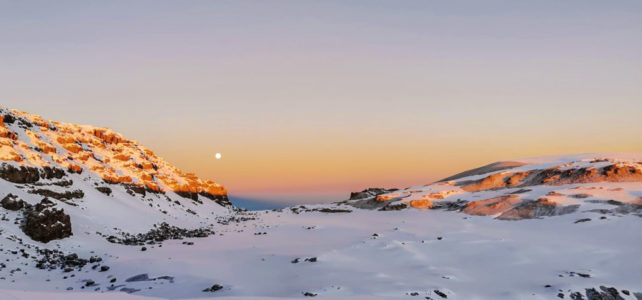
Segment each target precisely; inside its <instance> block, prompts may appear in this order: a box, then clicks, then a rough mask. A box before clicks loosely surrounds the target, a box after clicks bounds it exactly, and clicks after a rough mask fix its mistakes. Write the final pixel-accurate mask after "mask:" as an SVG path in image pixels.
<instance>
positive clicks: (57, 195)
mask: <svg viewBox="0 0 642 300" xmlns="http://www.w3.org/2000/svg"><path fill="white" fill-rule="evenodd" d="M29 193H31V194H36V195H40V196H45V197H50V198H54V199H57V200H71V199H80V198H83V197H84V196H85V193H84V192H83V191H82V190H74V191H64V192H56V191H52V190H48V189H35V190H31V191H29Z"/></svg>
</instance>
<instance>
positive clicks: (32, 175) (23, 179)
mask: <svg viewBox="0 0 642 300" xmlns="http://www.w3.org/2000/svg"><path fill="white" fill-rule="evenodd" d="M0 178H2V179H4V180H6V181H10V182H13V183H34V182H37V181H38V180H40V171H39V170H38V168H34V167H25V166H21V167H14V166H12V165H9V164H2V169H0Z"/></svg>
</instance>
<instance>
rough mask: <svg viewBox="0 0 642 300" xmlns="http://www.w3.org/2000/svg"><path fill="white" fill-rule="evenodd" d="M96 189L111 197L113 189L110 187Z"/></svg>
mask: <svg viewBox="0 0 642 300" xmlns="http://www.w3.org/2000/svg"><path fill="white" fill-rule="evenodd" d="M96 189H97V190H98V191H99V192H101V193H103V194H105V195H107V196H109V195H111V188H109V187H106V186H99V187H96Z"/></svg>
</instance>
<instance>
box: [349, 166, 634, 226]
mask: <svg viewBox="0 0 642 300" xmlns="http://www.w3.org/2000/svg"><path fill="white" fill-rule="evenodd" d="M346 203H347V204H351V205H353V206H356V207H360V208H368V207H369V206H367V205H366V204H368V205H370V207H375V208H378V207H393V206H394V207H403V206H401V205H400V204H404V205H406V206H405V207H408V208H410V207H412V208H416V209H447V210H458V211H460V212H462V213H465V214H468V215H475V216H493V217H495V218H497V219H502V220H520V219H532V218H541V217H547V216H556V215H563V214H569V213H572V212H575V211H577V210H578V209H579V208H580V207H582V208H583V209H592V210H594V211H596V212H601V213H615V214H621V213H633V214H636V215H640V216H642V154H580V155H568V156H549V157H540V158H531V159H524V160H521V161H506V162H497V163H492V164H489V165H486V166H483V167H480V168H476V169H472V170H469V171H465V172H462V173H459V174H457V175H454V176H451V177H448V178H446V179H444V180H441V181H438V182H435V183H432V184H426V185H423V186H416V187H410V188H407V189H403V190H395V191H390V192H388V193H379V194H377V195H376V196H371V197H370V198H364V199H351V200H348V201H347V202H346ZM604 205H607V208H604V207H603V206H604Z"/></svg>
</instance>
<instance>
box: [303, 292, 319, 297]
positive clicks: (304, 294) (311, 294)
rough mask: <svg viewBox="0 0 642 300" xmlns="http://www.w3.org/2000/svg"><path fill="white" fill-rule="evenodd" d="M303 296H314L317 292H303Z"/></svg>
mask: <svg viewBox="0 0 642 300" xmlns="http://www.w3.org/2000/svg"><path fill="white" fill-rule="evenodd" d="M303 296H306V297H316V296H317V294H315V293H310V292H305V293H303Z"/></svg>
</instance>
